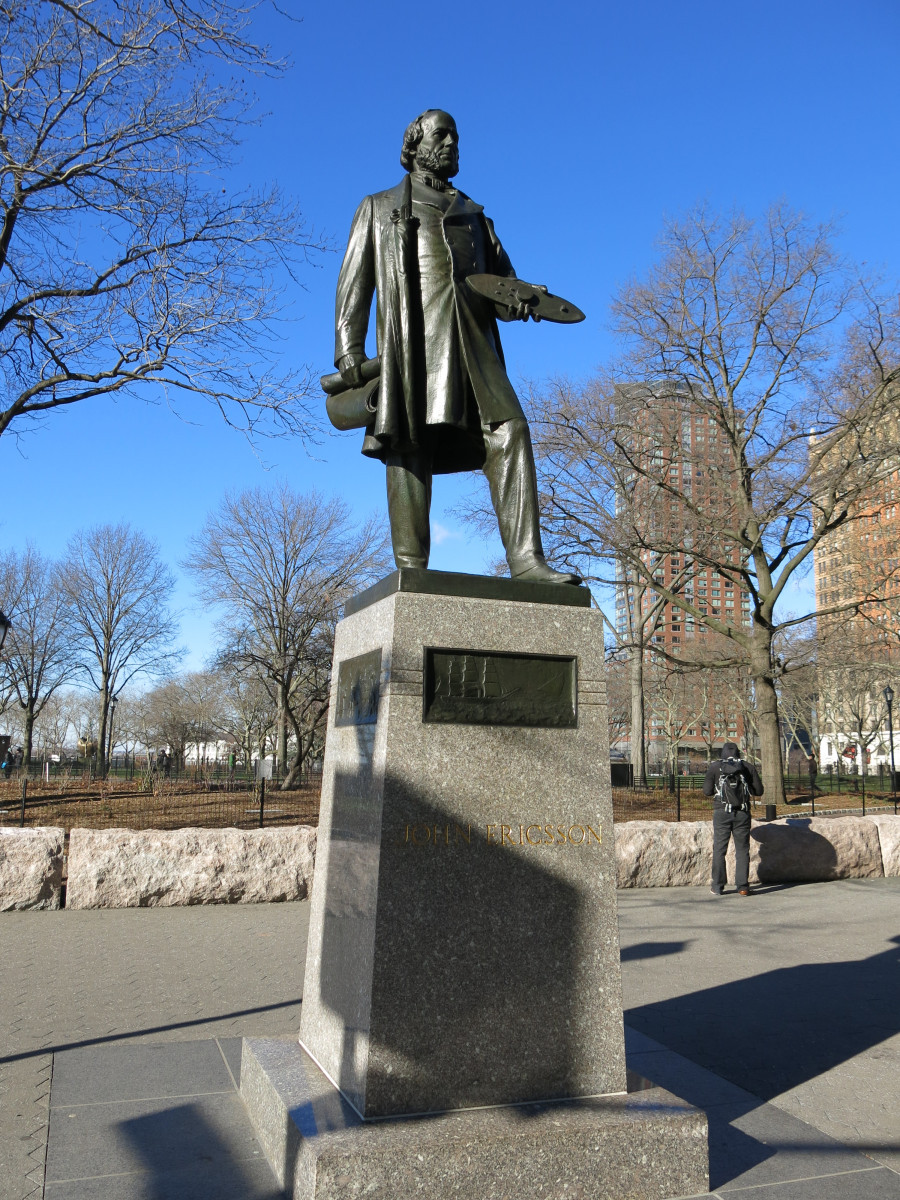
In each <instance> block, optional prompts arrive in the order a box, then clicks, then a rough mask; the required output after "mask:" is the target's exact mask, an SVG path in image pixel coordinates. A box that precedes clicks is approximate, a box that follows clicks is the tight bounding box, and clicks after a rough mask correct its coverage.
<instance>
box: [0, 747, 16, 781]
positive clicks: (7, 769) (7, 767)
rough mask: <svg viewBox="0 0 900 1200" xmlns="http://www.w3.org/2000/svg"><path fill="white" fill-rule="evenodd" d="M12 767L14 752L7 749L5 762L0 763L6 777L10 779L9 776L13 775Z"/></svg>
mask: <svg viewBox="0 0 900 1200" xmlns="http://www.w3.org/2000/svg"><path fill="white" fill-rule="evenodd" d="M12 769H13V752H12V750H7V752H6V753H5V754H4V756H3V762H2V763H0V771H2V772H3V775H4V777H5V778H6V779H9V777H10V776H11V775H12Z"/></svg>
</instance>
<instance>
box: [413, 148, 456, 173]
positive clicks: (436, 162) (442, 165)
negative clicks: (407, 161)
mask: <svg viewBox="0 0 900 1200" xmlns="http://www.w3.org/2000/svg"><path fill="white" fill-rule="evenodd" d="M416 166H417V167H418V168H419V170H420V171H424V172H425V173H426V174H428V175H436V176H437V177H438V179H452V178H453V176H454V175H455V174H456V173H457V171H458V170H459V153H458V151H456V150H424V149H423V148H422V147H421V146H420V147H419V149H418V150H417V151H416Z"/></svg>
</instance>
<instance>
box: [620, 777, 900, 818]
mask: <svg viewBox="0 0 900 1200" xmlns="http://www.w3.org/2000/svg"><path fill="white" fill-rule="evenodd" d="M703 779H704V776H703V775H671V774H670V775H651V776H649V777H648V779H647V783H646V784H644V785H640V784H629V785H627V786H617V784H616V780H615V778H614V779H613V814H614V816H615V819H616V820H617V821H635V820H657V821H658V820H661V821H709V820H711V819H712V810H713V802H712V800H711V799H708V798H707V797H705V796H704V795H703ZM895 782H896V781H895ZM785 793H786V802H785V803H784V804H779V805H777V807H776V806H773V805H771V804H770V803H769V802H768V801H767V800H766V798H765V796H761V797H755V798H754V799H753V800H752V802H751V813H752V815H753V817H754V818H759V819H763V818H766V817H767V816H771V815H772V814H771V813H768V811H767V810H769V809H771V808H772V807H775V813H774V816H775V817H789V816H797V815H800V814H803V815H806V816H854V815H855V816H865V815H866V814H867V813H875V812H878V813H896V812H897V804H898V800H900V789H895V790H893V791H892V790H891V779H890V772H889V771H887V772H882V773H881V774H879V775H827V774H825V775H818V776H816V779H815V782H814V783H813V781H812V780H811V779H810V776H809V775H808V774H805V773H801V774H797V775H794V774H789V775H785Z"/></svg>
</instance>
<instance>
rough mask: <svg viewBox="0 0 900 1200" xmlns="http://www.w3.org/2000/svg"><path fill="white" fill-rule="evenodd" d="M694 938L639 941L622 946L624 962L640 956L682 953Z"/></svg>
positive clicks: (651, 956)
mask: <svg viewBox="0 0 900 1200" xmlns="http://www.w3.org/2000/svg"><path fill="white" fill-rule="evenodd" d="M693 940H694V939H693V938H688V939H687V940H686V941H684V942H637V943H636V944H635V945H634V946H624V947H623V948H622V954H621V959H622V962H631V961H632V960H634V959H639V958H664V957H665V956H666V955H667V954H681V952H682V951H683V950H685V949H686V948H687V947H688V946H690V944H691V942H692V941H693Z"/></svg>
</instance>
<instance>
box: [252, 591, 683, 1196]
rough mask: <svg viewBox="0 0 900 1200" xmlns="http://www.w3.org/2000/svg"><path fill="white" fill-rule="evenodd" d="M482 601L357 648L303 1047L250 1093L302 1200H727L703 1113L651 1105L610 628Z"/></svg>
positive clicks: (277, 1162)
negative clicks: (623, 911)
mask: <svg viewBox="0 0 900 1200" xmlns="http://www.w3.org/2000/svg"><path fill="white" fill-rule="evenodd" d="M429 577H433V578H429ZM460 579H461V580H462V581H463V582H462V583H461V584H459V583H457V582H455V581H458V580H460ZM465 579H466V577H459V576H457V577H448V576H443V577H441V576H440V573H432V572H402V571H401V572H396V573H395V574H394V575H393V576H390V577H388V580H386V581H382V583H381V584H380V585H378V586H377V587H376V588H375V589H372V592H371V593H370V594H369V595H366V594H363V595H362V596H361V597H357V598H356V599H355V600H354V602H353V604H352V605H351V606H348V607H349V608H350V609H351V611H350V613H349V615H347V616H345V618H344V620H343V621H342V622H341V623H340V625H339V626H338V631H337V638H336V643H335V657H334V675H333V685H332V702H331V708H330V712H329V724H328V736H327V742H326V755H325V765H324V776H323V787H322V806H321V816H320V826H319V843H318V852H317V861H316V870H315V878H314V882H313V892H312V909H311V915H310V934H309V948H308V954H307V964H306V978H305V983H304V993H303V1010H302V1017H301V1027H300V1045H299V1046H296V1045H294V1046H290V1045H286V1044H280V1043H275V1044H274V1045H273V1044H272V1043H262V1044H261V1043H249V1044H248V1046H247V1053H246V1055H245V1063H246V1068H245V1071H243V1072H242V1085H241V1087H242V1093H243V1094H244V1096H245V1099H246V1101H247V1103H248V1107H249V1109H250V1113H251V1116H252V1118H253V1120H254V1123H255V1124H256V1126H257V1129H258V1131H259V1134H260V1138H261V1141H262V1143H263V1145H264V1146H265V1147H266V1152H267V1153H268V1154H269V1157H270V1161H271V1162H272V1165H273V1168H274V1169H275V1170H276V1173H277V1174H279V1177H280V1178H281V1179H282V1181H283V1182H284V1183H285V1185H286V1186H288V1187H289V1189H290V1188H293V1191H292V1192H291V1194H292V1195H293V1196H295V1197H296V1198H297V1200H301V1198H302V1200H312V1197H316V1198H317V1200H319V1198H321V1200H331V1197H336V1196H342V1197H343V1196H356V1195H360V1196H362V1195H365V1196H367V1197H370V1196H371V1197H373V1198H374V1197H381V1196H384V1197H385V1198H387V1197H389V1196H390V1197H392V1198H396V1200H403V1198H404V1197H407V1196H410V1197H412V1196H416V1197H425V1196H432V1195H434V1196H435V1197H437V1196H458V1197H460V1198H463V1197H465V1198H467V1200H468V1198H471V1200H485V1198H486V1197H489V1196H497V1197H501V1196H507V1195H508V1196H510V1197H512V1196H515V1197H517V1198H526V1197H530V1196H534V1197H541V1198H542V1200H547V1197H550V1196H554V1195H555V1194H556V1190H558V1181H559V1180H561V1179H564V1178H566V1179H568V1178H571V1179H572V1180H573V1181H577V1180H581V1181H582V1182H581V1183H580V1184H579V1186H583V1187H584V1188H586V1189H588V1190H585V1191H583V1193H581V1194H583V1195H584V1196H585V1197H587V1196H602V1195H609V1196H613V1195H614V1196H617V1197H625V1196H629V1197H644V1196H647V1197H650V1196H654V1197H661V1196H666V1195H668V1196H674V1195H684V1194H688V1193H690V1192H691V1191H693V1192H699V1191H702V1190H704V1189H705V1186H706V1182H705V1171H706V1158H705V1154H706V1149H705V1145H706V1143H705V1129H706V1124H705V1118H704V1117H703V1115H702V1114H700V1113H697V1112H696V1111H695V1110H692V1109H689V1108H688V1107H687V1106H684V1105H681V1104H680V1102H679V1101H677V1100H676V1099H675V1098H674V1097H670V1096H668V1095H666V1094H659V1095H655V1096H654V1098H653V1099H650V1100H648V1099H647V1098H646V1096H647V1095H649V1093H647V1094H646V1095H645V1096H643V1098H641V1099H640V1100H639V1101H637V1102H635V1101H633V1100H632V1099H630V1098H629V1097H628V1096H627V1093H626V1072H625V1053H624V1040H623V1028H622V1005H621V991H620V975H619V944H618V932H617V925H616V894H615V886H616V866H615V840H614V837H613V828H612V799H611V789H610V776H609V755H608V746H607V719H606V701H605V669H604V655H603V627H602V619H601V617H600V614H599V613H597V612H595V611H592V610H591V609H590V608H589V607H585V606H584V605H585V603H586V602H587V601H588V600H589V597H588V594H587V592H586V591H585V590H584V589H581V588H573V587H562V586H552V585H534V584H531V585H516V584H515V583H511V582H509V581H501V580H477V579H473V580H472V581H471V583H470V584H469V590H470V591H473V592H476V594H475V595H465V594H459V593H460V592H462V591H464V590H465V589H466V583H465ZM454 593H455V594H454ZM478 593H480V594H478ZM573 1160H574V1163H573ZM335 1163H337V1164H338V1165H337V1166H335V1165H334V1164H335ZM376 1163H377V1169H376ZM416 1164H419V1165H418V1166H417V1165H416ZM423 1164H424V1165H423ZM454 1164H455V1165H454ZM576 1165H577V1169H576ZM572 1170H575V1174H574V1175H573V1174H572V1173H571V1172H572ZM492 1171H493V1175H492V1173H491V1172H492ZM438 1179H440V1181H441V1182H440V1184H438V1182H437V1180H438ZM492 1181H493V1182H492ZM613 1181H614V1182H613ZM559 1186H560V1187H561V1186H562V1185H561V1184H559ZM560 1194H562V1193H560ZM565 1194H566V1195H567V1196H571V1195H579V1192H578V1191H577V1190H576V1191H575V1192H572V1191H571V1190H568V1191H566V1192H565Z"/></svg>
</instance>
